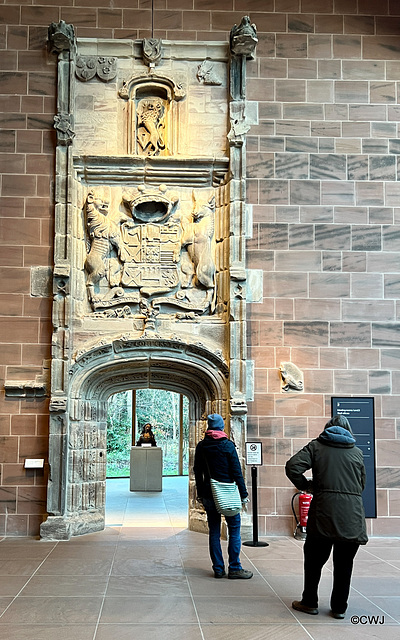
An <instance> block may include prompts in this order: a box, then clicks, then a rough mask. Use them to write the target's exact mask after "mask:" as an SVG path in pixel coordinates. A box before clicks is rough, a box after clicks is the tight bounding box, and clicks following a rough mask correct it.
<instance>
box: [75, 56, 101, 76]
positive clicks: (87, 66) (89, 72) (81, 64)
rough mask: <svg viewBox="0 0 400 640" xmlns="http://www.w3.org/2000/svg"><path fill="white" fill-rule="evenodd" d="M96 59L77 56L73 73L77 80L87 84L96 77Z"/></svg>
mask: <svg viewBox="0 0 400 640" xmlns="http://www.w3.org/2000/svg"><path fill="white" fill-rule="evenodd" d="M96 66H97V59H96V58H95V56H79V57H78V58H77V60H76V67H75V73H76V75H77V77H78V78H79V80H83V82H87V81H88V80H91V79H92V78H94V76H95V75H96Z"/></svg>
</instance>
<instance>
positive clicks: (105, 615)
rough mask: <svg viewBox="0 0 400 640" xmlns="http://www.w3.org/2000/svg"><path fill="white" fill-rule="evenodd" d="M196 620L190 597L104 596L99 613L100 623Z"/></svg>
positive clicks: (182, 621) (191, 621) (170, 622)
mask: <svg viewBox="0 0 400 640" xmlns="http://www.w3.org/2000/svg"><path fill="white" fill-rule="evenodd" d="M177 621H179V623H180V624H183V623H194V622H197V618H196V613H195V609H194V606H193V602H192V599H191V598H190V597H184V596H179V597H170V596H169V595H164V596H155V597H151V596H134V597H128V596H126V597H124V598H122V597H117V598H113V597H106V598H105V599H104V606H103V610H102V613H101V618H100V622H101V623H114V624H115V623H121V622H127V623H133V622H135V623H137V624H139V623H141V624H150V623H155V622H158V623H163V624H173V623H175V622H177Z"/></svg>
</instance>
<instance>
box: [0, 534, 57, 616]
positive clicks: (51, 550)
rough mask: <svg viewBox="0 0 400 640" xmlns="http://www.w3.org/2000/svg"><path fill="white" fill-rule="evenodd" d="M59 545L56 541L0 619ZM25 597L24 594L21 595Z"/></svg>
mask: <svg viewBox="0 0 400 640" xmlns="http://www.w3.org/2000/svg"><path fill="white" fill-rule="evenodd" d="M57 545H58V542H54V546H53V547H52V549H50V551H49V553H48V554H47V555H46V556H45V558H43V560H42V562H41V563H40V564H39V566H38V567H36V569H35V571H33V573H32V574H31V575H30V576H29V578H28V580H27V581H26V582H25V584H24V586H23V587H21V589H20V590H19V591H18V593H17V594H16V595H15V596H14V597H13V599H12V600H11V602H10V603H9V605H8V606H7V607H6V608H5V609H4V611H3V613H1V614H0V619H1V618H2V617H3V615H4V614H5V612H6V611H8V609H9V608H10V607H11V605H12V604H13V602H14V601H15V600H16V599H17V598H18V596H19V595H20V594H21V593H22V591H23V590H24V589H25V587H26V586H27V585H28V584H29V583H30V581H31V580H32V578H33V577H34V575H35V574H36V572H37V571H39V569H40V567H41V566H42V565H43V564H44V563H45V562H46V560H47V558H48V557H49V555H50V554H51V553H53V551H54V549H55V548H56V546H57ZM21 597H23V596H21Z"/></svg>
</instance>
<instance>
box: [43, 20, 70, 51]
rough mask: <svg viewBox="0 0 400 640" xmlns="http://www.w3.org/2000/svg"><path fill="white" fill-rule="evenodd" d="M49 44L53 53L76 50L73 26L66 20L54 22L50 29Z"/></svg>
mask: <svg viewBox="0 0 400 640" xmlns="http://www.w3.org/2000/svg"><path fill="white" fill-rule="evenodd" d="M48 44H49V49H50V52H51V53H61V52H62V51H73V50H75V49H76V40H75V31H74V27H73V25H72V24H67V23H66V22H64V20H60V22H58V23H56V22H52V23H51V25H50V26H49V29H48Z"/></svg>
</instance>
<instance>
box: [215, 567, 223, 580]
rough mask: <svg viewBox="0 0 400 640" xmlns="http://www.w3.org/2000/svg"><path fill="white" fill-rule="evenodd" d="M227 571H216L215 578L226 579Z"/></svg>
mask: <svg viewBox="0 0 400 640" xmlns="http://www.w3.org/2000/svg"><path fill="white" fill-rule="evenodd" d="M225 576H226V573H225V569H224V570H223V571H214V578H225Z"/></svg>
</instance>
